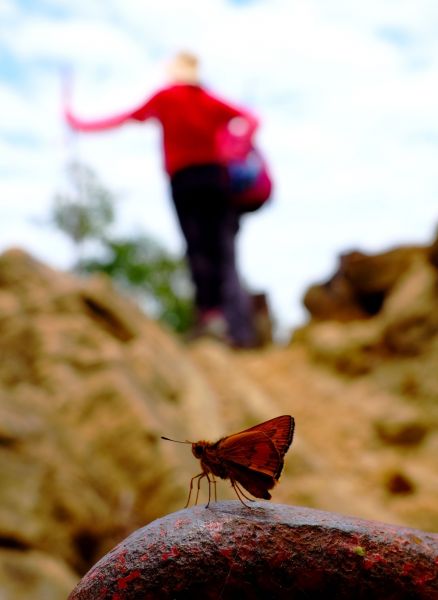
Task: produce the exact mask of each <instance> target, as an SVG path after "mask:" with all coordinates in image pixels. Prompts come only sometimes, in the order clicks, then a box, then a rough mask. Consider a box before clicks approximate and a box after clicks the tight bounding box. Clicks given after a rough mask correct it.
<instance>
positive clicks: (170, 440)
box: [161, 435, 192, 444]
mask: <svg viewBox="0 0 438 600" xmlns="http://www.w3.org/2000/svg"><path fill="white" fill-rule="evenodd" d="M161 439H162V440H167V441H168V442H175V443H176V444H191V443H192V442H189V441H188V440H186V441H185V442H182V441H181V440H172V439H170V438H168V437H164V435H162V436H161Z"/></svg>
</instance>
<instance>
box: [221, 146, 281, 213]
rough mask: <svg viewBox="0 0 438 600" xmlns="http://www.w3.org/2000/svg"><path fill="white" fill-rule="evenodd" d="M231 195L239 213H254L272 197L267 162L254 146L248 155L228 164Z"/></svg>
mask: <svg viewBox="0 0 438 600" xmlns="http://www.w3.org/2000/svg"><path fill="white" fill-rule="evenodd" d="M227 169H228V175H229V178H230V186H231V194H232V198H233V202H234V204H235V205H236V206H237V208H238V210H239V212H242V213H245V212H254V211H255V210H258V209H259V208H261V207H262V206H263V205H264V204H265V203H266V202H267V201H268V200H269V198H270V197H271V194H272V179H271V176H270V174H269V171H268V168H267V165H266V161H265V160H264V158H263V156H262V155H261V153H260V150H258V149H257V148H256V147H254V145H252V146H251V147H250V149H249V150H248V153H247V155H246V156H245V157H244V158H242V159H239V160H231V161H230V162H228V164H227Z"/></svg>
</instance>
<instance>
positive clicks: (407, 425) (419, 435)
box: [374, 414, 430, 446]
mask: <svg viewBox="0 0 438 600" xmlns="http://www.w3.org/2000/svg"><path fill="white" fill-rule="evenodd" d="M374 427H375V430H376V433H377V435H378V436H379V438H380V439H381V440H382V441H383V442H385V443H386V444H394V445H398V446H417V445H418V444H421V442H422V441H423V440H424V438H425V436H426V435H427V433H428V432H429V431H430V425H429V424H427V423H425V422H424V421H422V420H420V419H416V418H415V416H411V415H403V414H397V415H391V416H386V417H384V418H380V419H378V420H377V421H376V422H375V423H374Z"/></svg>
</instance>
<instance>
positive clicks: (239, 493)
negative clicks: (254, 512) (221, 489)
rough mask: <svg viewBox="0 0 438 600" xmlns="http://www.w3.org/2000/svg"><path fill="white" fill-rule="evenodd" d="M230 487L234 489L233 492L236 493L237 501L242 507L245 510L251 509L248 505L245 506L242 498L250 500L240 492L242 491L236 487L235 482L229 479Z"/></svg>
mask: <svg viewBox="0 0 438 600" xmlns="http://www.w3.org/2000/svg"><path fill="white" fill-rule="evenodd" d="M231 487H232V488H233V489H234V491H235V492H236V496H237V497H238V498H239V500H240V501H241V503H242V504H243V506H246V508H251V507H250V506H249V504H247V503H246V502H244V501H243V499H242V496H243V497H244V498H246V499H247V500H251V501H252V499H251V498H248V496H245V494H244V493H243V492H242V490H241V489H240V488H239V486H238V485H237V481H235V480H234V479H231Z"/></svg>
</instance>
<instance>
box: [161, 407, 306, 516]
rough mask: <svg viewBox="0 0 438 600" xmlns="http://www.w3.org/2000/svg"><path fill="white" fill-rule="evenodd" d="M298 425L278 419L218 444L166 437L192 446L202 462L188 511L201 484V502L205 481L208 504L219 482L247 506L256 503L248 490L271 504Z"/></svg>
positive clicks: (224, 439)
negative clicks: (226, 483)
mask: <svg viewBox="0 0 438 600" xmlns="http://www.w3.org/2000/svg"><path fill="white" fill-rule="evenodd" d="M294 428H295V421H294V418H293V417H291V416H290V415H283V416H281V417H275V418H274V419H270V420H269V421H265V422H264V423H260V424H259V425H254V427H250V428H249V429H245V430H244V431H239V432H238V433H233V434H232V435H228V436H226V437H223V438H221V439H220V440H218V441H217V442H215V443H211V442H207V441H205V440H201V441H199V442H189V441H185V442H182V441H179V440H172V439H170V438H167V437H164V436H162V439H163V440H168V441H170V442H177V443H179V444H191V445H192V453H193V455H194V456H195V457H196V458H198V459H199V460H200V462H201V468H202V471H201V473H199V474H198V475H195V476H194V477H192V479H191V480H190V488H189V496H188V498H187V502H186V505H185V508H187V506H188V505H189V503H190V498H191V496H192V491H193V482H194V481H195V480H197V491H196V499H195V504H197V502H198V496H199V490H200V485H201V479H203V478H204V477H205V478H206V479H207V481H208V503H207V508H208V506H209V505H210V500H211V486H212V484H213V485H214V495H215V500H217V496H216V479H215V477H219V478H220V479H229V480H230V481H231V486H232V488H233V489H234V491H235V492H236V495H237V497H238V498H239V500H240V501H241V502H242V504H244V505H245V506H248V505H247V504H246V503H245V502H244V500H243V498H245V499H246V500H250V501H252V500H253V499H252V498H249V497H248V496H247V495H246V494H245V492H244V490H246V491H247V492H249V493H250V494H251V495H252V496H254V497H255V498H263V499H265V500H270V498H271V494H270V493H269V491H268V490H271V489H272V488H273V487H274V485H275V484H276V483H277V481H278V480H279V478H280V475H281V471H282V470H283V464H284V456H285V454H286V452H287V451H288V449H289V447H290V445H291V443H292V438H293V434H294Z"/></svg>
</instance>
